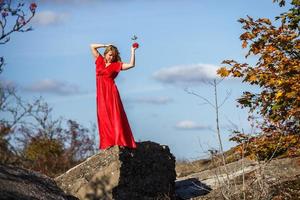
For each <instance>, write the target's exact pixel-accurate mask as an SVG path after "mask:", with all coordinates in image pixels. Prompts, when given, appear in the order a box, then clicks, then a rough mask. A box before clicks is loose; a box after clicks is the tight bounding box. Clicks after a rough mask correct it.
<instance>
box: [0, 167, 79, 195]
mask: <svg viewBox="0 0 300 200" xmlns="http://www.w3.org/2000/svg"><path fill="white" fill-rule="evenodd" d="M0 199H2V200H6V199H7V200H31V199H40V200H49V199H53V200H76V199H77V198H76V197H74V196H72V195H67V194H65V193H64V192H63V190H62V189H60V188H59V187H58V186H57V185H56V183H55V181H54V180H52V179H51V178H49V177H47V176H46V175H43V174H40V173H38V172H34V171H30V170H27V169H23V168H20V167H15V166H7V165H3V164H0Z"/></svg>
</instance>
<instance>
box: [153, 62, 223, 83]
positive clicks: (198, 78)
mask: <svg viewBox="0 0 300 200" xmlns="http://www.w3.org/2000/svg"><path fill="white" fill-rule="evenodd" d="M218 68H219V67H218V66H216V65H211V64H195V65H180V66H174V67H168V68H162V69H161V70H159V71H157V72H155V73H154V74H153V78H154V79H156V80H158V81H161V82H163V83H169V84H200V83H203V82H206V81H211V80H213V79H215V78H219V76H217V72H216V71H217V69H218Z"/></svg>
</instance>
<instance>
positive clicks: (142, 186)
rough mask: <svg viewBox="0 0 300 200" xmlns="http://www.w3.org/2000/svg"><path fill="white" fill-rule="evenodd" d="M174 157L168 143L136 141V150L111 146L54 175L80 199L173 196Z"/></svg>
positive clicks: (64, 188) (132, 198) (142, 199)
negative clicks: (57, 175)
mask: <svg viewBox="0 0 300 200" xmlns="http://www.w3.org/2000/svg"><path fill="white" fill-rule="evenodd" d="M175 179H176V172H175V158H174V156H173V155H172V154H171V153H170V150H169V148H168V147H167V146H163V145H159V144H157V143H153V142H139V143H137V148H136V149H128V148H120V147H117V146H115V147H112V148H110V149H107V150H105V151H102V152H100V153H98V154H96V155H94V156H92V157H90V158H89V159H87V160H86V161H85V162H83V163H81V164H79V165H77V166H75V167H74V168H72V169H70V170H69V171H67V172H66V173H64V174H62V175H61V176H59V177H57V178H56V179H55V181H56V182H57V183H58V185H59V186H60V187H61V188H62V189H63V190H64V191H65V192H67V193H69V194H72V195H74V196H76V197H78V198H80V199H117V200H123V199H124V200H125V199H130V200H135V199H136V200H146V199H149V200H154V199H155V200H157V199H175Z"/></svg>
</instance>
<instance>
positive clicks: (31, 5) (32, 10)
mask: <svg viewBox="0 0 300 200" xmlns="http://www.w3.org/2000/svg"><path fill="white" fill-rule="evenodd" d="M36 7H37V5H36V3H31V4H30V6H29V9H30V10H31V12H35V9H36Z"/></svg>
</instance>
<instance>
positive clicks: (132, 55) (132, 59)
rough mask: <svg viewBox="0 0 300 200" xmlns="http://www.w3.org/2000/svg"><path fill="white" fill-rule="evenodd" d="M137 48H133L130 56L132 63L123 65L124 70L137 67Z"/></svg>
mask: <svg viewBox="0 0 300 200" xmlns="http://www.w3.org/2000/svg"><path fill="white" fill-rule="evenodd" d="M136 49H137V48H136V47H131V56H130V62H129V63H123V65H122V70H127V69H130V68H132V67H134V66H135V50H136Z"/></svg>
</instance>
